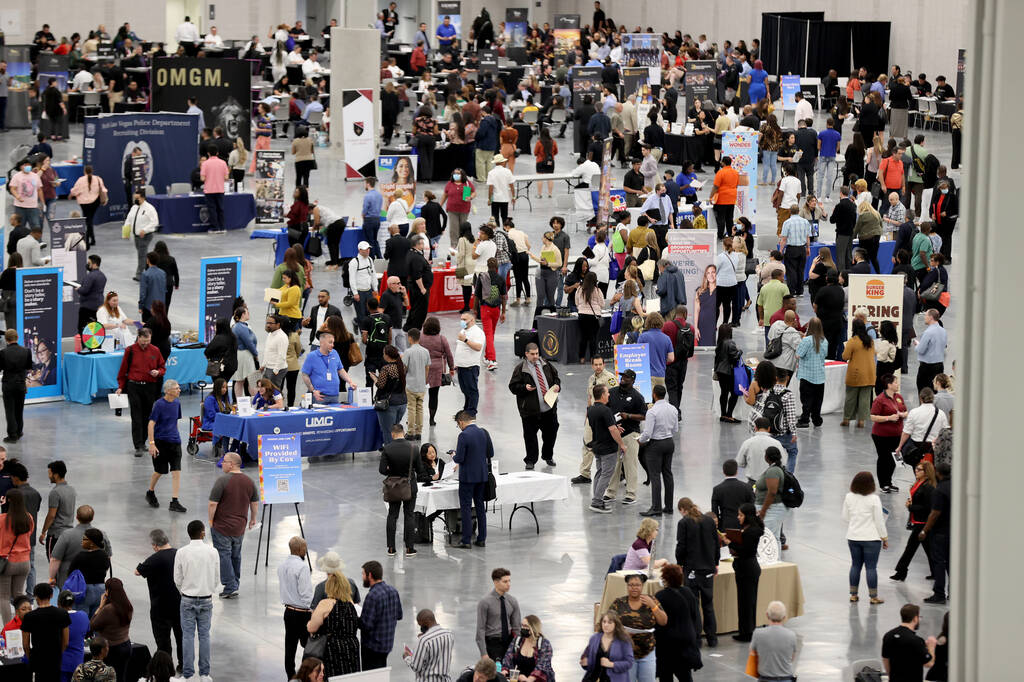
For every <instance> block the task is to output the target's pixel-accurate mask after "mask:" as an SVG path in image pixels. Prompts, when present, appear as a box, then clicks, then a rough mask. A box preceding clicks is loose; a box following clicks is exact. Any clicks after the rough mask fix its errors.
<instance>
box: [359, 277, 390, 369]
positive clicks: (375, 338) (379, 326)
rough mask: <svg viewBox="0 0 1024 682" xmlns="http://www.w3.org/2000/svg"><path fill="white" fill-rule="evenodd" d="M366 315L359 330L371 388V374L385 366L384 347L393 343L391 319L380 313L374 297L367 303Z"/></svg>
mask: <svg viewBox="0 0 1024 682" xmlns="http://www.w3.org/2000/svg"><path fill="white" fill-rule="evenodd" d="M366 313H367V314H366V317H364V318H363V319H362V320H360V321H359V329H360V331H361V332H362V337H363V345H364V346H365V352H364V353H363V357H364V358H365V359H364V361H363V369H365V370H366V385H367V386H369V385H371V383H372V382H373V378H372V377H371V376H370V374H371V373H373V372H376V371H377V370H378V369H380V368H381V367H382V366H383V365H384V347H385V346H387V345H388V344H390V343H391V319H390V318H389V317H388V316H387V315H385V314H384V313H382V312H380V305H379V304H378V303H377V299H376V298H374V297H372V296H371V297H370V299H369V300H368V301H366Z"/></svg>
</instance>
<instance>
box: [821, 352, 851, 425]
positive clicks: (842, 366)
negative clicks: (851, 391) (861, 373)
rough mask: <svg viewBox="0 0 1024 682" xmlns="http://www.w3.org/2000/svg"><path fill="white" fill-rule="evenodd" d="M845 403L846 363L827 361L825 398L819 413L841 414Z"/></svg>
mask: <svg viewBox="0 0 1024 682" xmlns="http://www.w3.org/2000/svg"><path fill="white" fill-rule="evenodd" d="M845 402H846V363H845V362H839V361H836V360H829V361H828V362H826V363H825V398H824V400H822V401H821V413H822V414H832V413H833V412H842V411H843V403H845Z"/></svg>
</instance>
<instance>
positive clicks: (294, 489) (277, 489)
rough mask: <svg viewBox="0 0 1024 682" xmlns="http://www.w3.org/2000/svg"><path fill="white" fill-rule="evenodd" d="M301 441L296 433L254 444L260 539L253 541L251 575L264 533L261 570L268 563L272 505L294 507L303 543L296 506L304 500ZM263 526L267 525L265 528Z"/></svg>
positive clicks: (261, 438)
mask: <svg viewBox="0 0 1024 682" xmlns="http://www.w3.org/2000/svg"><path fill="white" fill-rule="evenodd" d="M301 447H302V441H301V438H300V436H299V434H297V433H280V434H278V433H275V434H266V435H261V436H259V440H258V441H257V448H256V449H257V451H258V452H257V457H258V458H259V467H260V479H259V480H260V502H262V503H263V512H262V513H261V514H260V537H259V540H257V541H256V564H255V565H254V566H253V570H252V574H253V575H256V573H257V572H259V570H260V550H261V549H262V545H263V531H264V530H266V531H267V549H266V553H265V554H264V556H263V567H264V568H266V567H267V566H268V564H269V563H270V536H271V532H270V524H272V523H273V522H274V505H275V504H291V505H292V506H294V507H295V518H297V519H298V521H299V536H300V537H302V539H303V540H305V539H306V531H305V530H304V529H303V528H302V514H300V513H299V503H300V502H304V501H305V500H306V497H305V494H304V493H303V489H302V454H301V452H300V450H301ZM264 524H266V525H264ZM306 563H307V564H308V565H309V570H310V571H312V570H313V564H312V563H311V562H310V560H309V552H306Z"/></svg>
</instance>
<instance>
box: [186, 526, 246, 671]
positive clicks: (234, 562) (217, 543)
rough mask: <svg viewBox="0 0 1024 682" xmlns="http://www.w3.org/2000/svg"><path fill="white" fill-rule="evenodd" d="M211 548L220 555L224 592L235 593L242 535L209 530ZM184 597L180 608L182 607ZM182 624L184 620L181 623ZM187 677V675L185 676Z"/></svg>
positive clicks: (239, 577) (240, 559)
mask: <svg viewBox="0 0 1024 682" xmlns="http://www.w3.org/2000/svg"><path fill="white" fill-rule="evenodd" d="M210 533H211V535H212V537H213V546H214V547H215V548H216V550H217V554H219V555H220V583H221V585H223V586H224V591H225V592H228V593H230V592H237V591H238V581H239V579H241V577H242V540H243V539H245V536H244V535H237V536H235V535H222V534H221V533H218V532H217V529H216V528H211V529H210ZM184 602H185V600H184V596H183V597H182V606H184ZM182 622H183V623H184V620H183V621H182ZM186 677H187V675H186Z"/></svg>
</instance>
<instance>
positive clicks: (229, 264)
mask: <svg viewBox="0 0 1024 682" xmlns="http://www.w3.org/2000/svg"><path fill="white" fill-rule="evenodd" d="M241 293H242V257H241V256H221V257H218V258H202V259H200V261H199V343H206V342H208V341H209V340H210V339H212V338H213V335H214V333H215V332H214V327H216V325H217V320H219V319H221V318H223V319H226V320H230V319H231V314H232V313H233V312H234V311H235V299H236V298H238V296H239V295H240V294H241Z"/></svg>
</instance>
